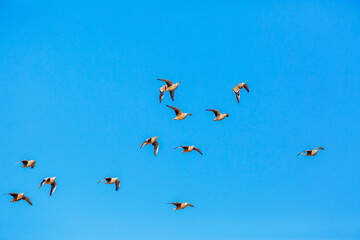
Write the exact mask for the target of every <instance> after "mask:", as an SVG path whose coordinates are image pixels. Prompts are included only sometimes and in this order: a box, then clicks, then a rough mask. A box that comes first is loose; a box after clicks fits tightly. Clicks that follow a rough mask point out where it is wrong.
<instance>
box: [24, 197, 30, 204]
mask: <svg viewBox="0 0 360 240" xmlns="http://www.w3.org/2000/svg"><path fill="white" fill-rule="evenodd" d="M23 198H24V200H25V201H27V202H28V203H29V204H30V205H32V203H31V201H30V199H29V198H28V197H27V196H23Z"/></svg>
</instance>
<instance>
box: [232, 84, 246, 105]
mask: <svg viewBox="0 0 360 240" xmlns="http://www.w3.org/2000/svg"><path fill="white" fill-rule="evenodd" d="M242 88H245V89H246V91H248V92H249V87H248V85H246V83H239V84H238V85H236V86H235V87H234V88H233V90H232V91H233V92H235V95H236V100H237V102H238V103H239V102H240V90H241V89H242Z"/></svg>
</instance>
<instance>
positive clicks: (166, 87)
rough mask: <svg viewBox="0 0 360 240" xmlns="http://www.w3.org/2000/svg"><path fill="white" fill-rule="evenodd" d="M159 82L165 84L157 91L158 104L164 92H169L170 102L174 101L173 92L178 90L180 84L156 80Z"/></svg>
mask: <svg viewBox="0 0 360 240" xmlns="http://www.w3.org/2000/svg"><path fill="white" fill-rule="evenodd" d="M157 80H159V81H163V82H165V83H166V85H164V86H162V87H161V88H160V89H159V91H160V97H159V99H160V103H161V101H162V99H163V97H164V93H165V92H170V96H171V100H173V101H174V98H175V90H176V89H177V88H178V86H179V84H180V83H181V82H177V83H172V82H171V81H170V80H167V79H157Z"/></svg>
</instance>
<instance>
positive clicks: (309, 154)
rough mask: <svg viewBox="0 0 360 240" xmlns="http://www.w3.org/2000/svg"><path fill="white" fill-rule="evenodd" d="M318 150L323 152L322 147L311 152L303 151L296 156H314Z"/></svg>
mask: <svg viewBox="0 0 360 240" xmlns="http://www.w3.org/2000/svg"><path fill="white" fill-rule="evenodd" d="M318 149H321V150H325V148H323V147H317V148H315V149H313V150H305V151H303V152H301V153H299V154H298V156H299V155H301V154H304V155H305V156H315V155H316V154H317V152H318Z"/></svg>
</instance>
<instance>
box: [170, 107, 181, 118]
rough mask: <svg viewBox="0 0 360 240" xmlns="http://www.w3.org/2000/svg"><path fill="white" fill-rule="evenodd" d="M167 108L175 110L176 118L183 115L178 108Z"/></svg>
mask: <svg viewBox="0 0 360 240" xmlns="http://www.w3.org/2000/svg"><path fill="white" fill-rule="evenodd" d="M166 106H167V107H169V108H171V109H172V110H174V111H175V114H176V116H177V115H180V114H181V113H182V112H181V110H180V109H178V108H176V107H172V106H169V105H166Z"/></svg>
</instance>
